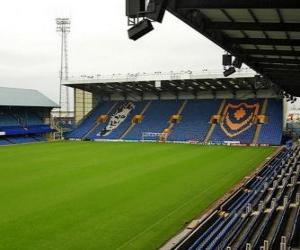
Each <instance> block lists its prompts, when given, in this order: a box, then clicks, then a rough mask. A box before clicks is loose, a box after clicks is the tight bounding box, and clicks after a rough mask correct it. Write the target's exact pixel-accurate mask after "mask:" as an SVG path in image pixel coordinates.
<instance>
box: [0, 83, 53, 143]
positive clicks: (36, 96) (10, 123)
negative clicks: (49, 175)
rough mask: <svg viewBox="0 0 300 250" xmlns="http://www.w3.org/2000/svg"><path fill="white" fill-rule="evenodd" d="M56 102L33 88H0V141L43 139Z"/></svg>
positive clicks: (49, 130)
mask: <svg viewBox="0 0 300 250" xmlns="http://www.w3.org/2000/svg"><path fill="white" fill-rule="evenodd" d="M53 108H58V105H57V104H56V103H54V102H53V101H51V100H50V99H49V98H47V97H46V96H44V95H43V94H41V93H40V92H38V91H36V90H32V89H15V88H3V87H1V88H0V145H11V144H19V143H31V142H39V141H46V137H47V135H49V134H51V133H52V132H53V131H54V130H53V129H52V128H51V126H50V124H51V110H52V109H53Z"/></svg>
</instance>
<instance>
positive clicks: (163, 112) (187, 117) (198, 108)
mask: <svg viewBox="0 0 300 250" xmlns="http://www.w3.org/2000/svg"><path fill="white" fill-rule="evenodd" d="M263 101H264V100H263V99H250V100H243V101H241V100H231V99H230V100H226V102H225V105H224V109H225V108H227V109H228V107H232V106H234V105H235V106H238V105H241V104H243V105H244V106H241V107H240V108H236V110H235V109H234V108H232V112H233V114H232V117H233V118H232V119H236V121H235V122H236V124H234V126H232V127H233V128H232V130H233V131H224V130H225V129H228V130H230V128H224V127H225V125H226V124H225V123H226V122H227V121H225V120H222V121H221V123H220V124H216V127H215V129H214V131H213V133H212V135H211V138H210V142H213V143H219V142H220V143H223V142H228V141H239V142H240V143H245V144H250V143H252V141H253V139H254V135H255V132H256V129H257V126H256V124H254V123H252V120H251V121H247V123H246V125H243V122H244V120H246V119H245V118H247V116H248V115H249V114H250V113H251V112H252V113H253V112H254V110H251V107H257V106H258V107H259V109H258V111H257V112H258V114H259V113H260V112H261V109H262V106H263ZM222 102H223V101H222V100H188V101H187V105H186V106H185V108H184V109H183V111H182V113H181V115H182V120H181V121H180V122H179V123H177V124H174V126H173V127H172V131H171V134H170V135H169V136H168V140H169V141H199V142H203V141H204V139H205V137H206V135H207V134H208V131H209V129H210V127H211V124H210V120H211V117H212V116H213V115H216V114H217V113H218V110H219V109H220V107H221V103H222ZM124 103H125V102H124V101H123V102H101V103H99V104H98V105H97V106H96V107H95V108H94V109H93V110H92V111H91V112H90V113H89V114H88V115H87V117H86V118H85V119H84V120H83V121H82V122H81V123H80V124H79V126H78V127H77V128H76V129H75V130H73V131H72V132H71V133H69V134H68V135H67V138H76V139H82V138H88V139H120V138H121V137H122V135H123V134H124V132H125V131H126V130H127V129H128V128H129V127H130V126H131V120H132V118H133V117H134V116H135V115H138V114H140V113H141V111H142V110H143V109H144V108H145V107H146V105H147V103H149V101H143V102H134V105H135V109H133V111H132V112H131V113H130V114H129V115H128V117H127V118H126V119H125V121H124V122H123V123H122V124H120V125H119V126H118V127H117V128H116V129H115V130H114V131H113V132H112V133H110V134H109V135H108V136H100V135H99V133H100V132H101V131H102V130H103V129H104V128H105V127H106V125H107V123H97V118H98V117H99V116H100V115H103V114H108V112H110V114H108V115H111V114H112V113H114V112H115V111H116V110H117V109H118V108H119V107H120V105H123V104H124ZM183 103H184V101H183V100H164V101H157V100H156V101H152V102H151V105H149V108H148V109H147V110H146V112H145V114H144V119H143V121H142V122H141V123H138V124H136V125H135V126H134V127H133V128H132V130H131V131H129V132H128V133H127V134H126V136H125V137H124V138H123V139H125V140H141V139H142V134H143V133H144V132H153V133H162V132H163V130H164V129H165V128H168V127H169V125H170V124H169V118H170V117H171V116H172V115H174V114H177V113H178V110H179V109H180V107H182V105H183ZM223 104H224V103H223ZM227 106H228V107H227ZM248 107H249V108H248ZM239 109H241V112H240V113H241V115H240V117H237V118H235V114H234V112H235V111H239ZM243 112H244V113H245V114H244V113H243ZM247 112H248V113H247ZM282 112H283V111H282V101H281V100H275V99H270V100H269V102H268V108H267V114H266V115H267V116H268V123H266V124H264V125H262V130H261V133H260V136H259V138H258V142H259V143H260V144H271V145H279V144H280V143H281V137H282V117H283V115H282ZM252 113H251V114H252ZM239 123H241V128H239ZM222 124H225V125H224V126H222ZM230 133H231V135H230ZM229 135H230V136H229Z"/></svg>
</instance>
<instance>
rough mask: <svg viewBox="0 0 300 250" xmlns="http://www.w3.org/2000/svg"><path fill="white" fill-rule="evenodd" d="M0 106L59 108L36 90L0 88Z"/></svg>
mask: <svg viewBox="0 0 300 250" xmlns="http://www.w3.org/2000/svg"><path fill="white" fill-rule="evenodd" d="M0 106H15V107H47V108H57V107H59V106H58V105H57V104H56V103H55V102H53V101H52V100H50V99H49V98H48V97H46V96H45V95H43V94H42V93H40V92H39V91H37V90H33V89H16V88H4V87H0Z"/></svg>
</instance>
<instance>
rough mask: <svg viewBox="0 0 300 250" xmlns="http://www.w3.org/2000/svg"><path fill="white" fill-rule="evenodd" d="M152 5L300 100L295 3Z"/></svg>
mask: <svg viewBox="0 0 300 250" xmlns="http://www.w3.org/2000/svg"><path fill="white" fill-rule="evenodd" d="M153 1H154V2H155V4H156V7H158V6H160V8H166V9H167V10H168V11H169V12H171V13H172V14H174V15H175V16H176V17H178V18H179V19H181V20H182V21H183V22H185V23H186V24H188V25H189V26H191V27H192V28H194V29H195V30H197V31H198V32H199V33H201V34H203V35H204V36H206V37H207V38H208V39H210V40H211V41H213V42H214V43H216V44H217V45H219V46H220V47H222V48H223V49H224V50H226V51H227V52H229V53H230V54H232V55H233V56H235V57H237V58H239V59H240V60H241V61H242V62H244V63H246V64H247V65H248V66H250V67H251V68H252V69H254V70H255V71H256V72H258V73H259V74H261V75H263V76H264V77H266V78H268V79H270V80H271V81H272V82H273V83H275V84H276V85H277V86H279V87H280V88H282V89H283V90H285V91H287V92H289V93H290V94H292V95H297V96H300V87H299V86H298V85H299V84H298V82H299V81H300V1H299V0H234V1H233V0H168V1H167V0H152V2H153ZM132 2H134V1H132ZM149 6H150V4H149ZM152 7H153V5H151V8H152ZM149 8H150V7H149ZM156 11H157V13H158V14H160V13H162V11H161V10H160V9H158V10H156ZM146 16H147V15H146ZM149 16H150V17H149V18H150V19H151V17H152V16H154V17H155V15H153V14H149ZM158 19H159V18H158Z"/></svg>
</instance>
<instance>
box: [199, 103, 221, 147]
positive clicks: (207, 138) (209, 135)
mask: <svg viewBox="0 0 300 250" xmlns="http://www.w3.org/2000/svg"><path fill="white" fill-rule="evenodd" d="M225 104H226V100H223V101H222V103H221V106H220V108H219V110H218V113H217V115H221V114H222V112H223V110H224V107H225ZM216 125H217V124H216V123H211V125H210V127H209V130H208V132H207V135H206V137H205V140H204V142H205V143H208V142H209V140H210V138H211V136H212V134H213V132H214V131H215V128H216Z"/></svg>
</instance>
